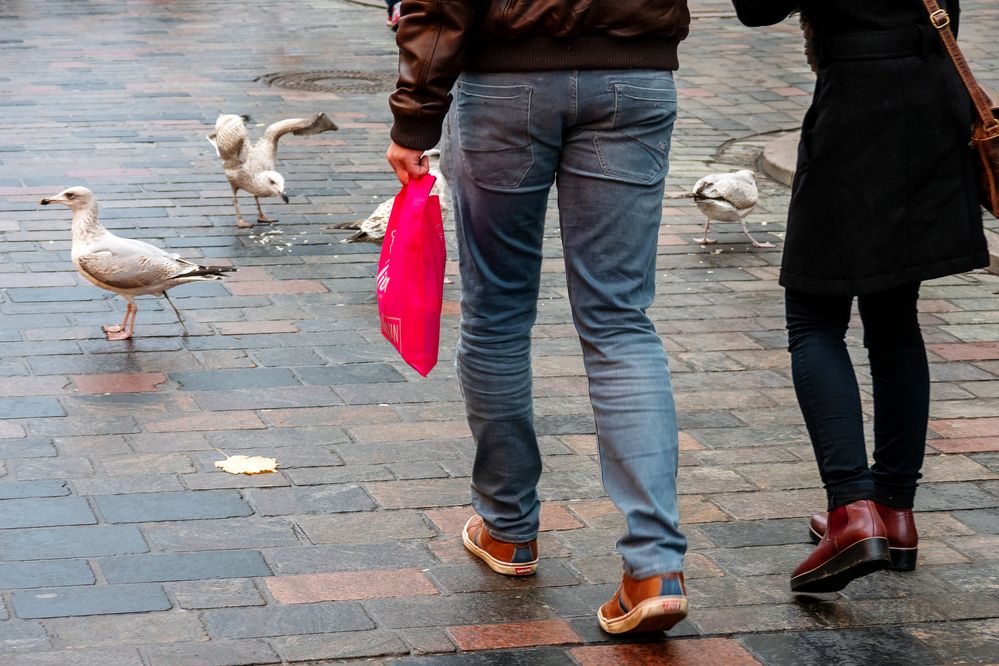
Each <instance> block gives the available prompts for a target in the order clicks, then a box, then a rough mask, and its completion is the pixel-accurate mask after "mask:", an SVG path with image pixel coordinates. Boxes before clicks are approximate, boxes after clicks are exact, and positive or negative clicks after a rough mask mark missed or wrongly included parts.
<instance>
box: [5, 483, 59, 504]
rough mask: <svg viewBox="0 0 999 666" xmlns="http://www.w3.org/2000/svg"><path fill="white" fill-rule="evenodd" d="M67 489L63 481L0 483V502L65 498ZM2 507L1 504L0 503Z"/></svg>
mask: <svg viewBox="0 0 999 666" xmlns="http://www.w3.org/2000/svg"><path fill="white" fill-rule="evenodd" d="M66 495H69V487H67V486H66V482H65V481H58V480H55V479H50V480H46V481H0V500H8V499H17V498H22V497H65V496H66ZM0 506H2V503H0Z"/></svg>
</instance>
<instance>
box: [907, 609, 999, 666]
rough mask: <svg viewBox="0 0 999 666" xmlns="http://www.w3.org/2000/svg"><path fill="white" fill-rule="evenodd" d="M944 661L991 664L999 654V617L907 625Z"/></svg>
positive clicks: (908, 629)
mask: <svg viewBox="0 0 999 666" xmlns="http://www.w3.org/2000/svg"><path fill="white" fill-rule="evenodd" d="M905 631H906V632H907V633H909V634H910V635H912V636H913V637H914V638H916V639H917V640H918V641H919V642H920V643H922V644H924V645H926V647H927V648H928V649H929V650H930V651H931V652H933V653H934V654H935V655H936V656H937V659H938V661H937V662H935V663H940V664H991V663H995V661H996V655H997V654H999V620H997V619H990V620H984V621H980V622H948V623H944V624H926V625H922V626H917V627H906V628H905Z"/></svg>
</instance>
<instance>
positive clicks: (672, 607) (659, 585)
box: [597, 572, 687, 634]
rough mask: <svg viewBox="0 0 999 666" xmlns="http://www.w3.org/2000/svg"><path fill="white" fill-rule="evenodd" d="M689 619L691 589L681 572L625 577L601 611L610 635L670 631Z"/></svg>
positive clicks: (606, 629)
mask: <svg viewBox="0 0 999 666" xmlns="http://www.w3.org/2000/svg"><path fill="white" fill-rule="evenodd" d="M685 617H687V588H686V587H684V584H683V574H682V573H680V572H672V573H665V574H659V575H656V576H650V577H649V578H642V579H637V578H632V577H631V576H629V575H628V574H625V575H624V579H623V580H622V581H621V587H619V588H617V592H615V593H614V596H613V597H611V599H610V601H608V602H607V603H605V604H604V605H603V606H601V607H600V610H599V611H597V620H598V621H599V622H600V628H601V629H603V630H604V631H606V632H607V633H608V634H623V633H625V632H634V633H638V632H642V631H666V630H667V629H670V628H671V627H672V626H673V625H674V624H676V623H677V622H679V621H680V620H682V619H683V618H685Z"/></svg>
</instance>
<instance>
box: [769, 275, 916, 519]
mask: <svg viewBox="0 0 999 666" xmlns="http://www.w3.org/2000/svg"><path fill="white" fill-rule="evenodd" d="M918 298H919V283H918V282H914V283H912V284H906V285H903V286H901V287H896V288H894V289H889V290H886V291H882V292H877V293H874V294H866V295H863V296H859V297H858V298H857V308H858V310H859V311H860V318H861V320H862V321H863V323H864V346H865V347H867V356H868V359H869V361H870V364H871V381H872V383H873V391H874V465H873V466H870V467H869V466H868V464H867V449H866V447H865V444H864V417H863V413H862V412H861V406H860V389H859V388H858V386H857V377H856V375H855V374H854V371H853V363H852V362H851V360H850V355H849V354H848V353H847V349H846V342H845V340H844V338H845V336H846V329H847V326H848V325H849V323H850V310H851V307H852V305H853V297H851V296H818V295H814V294H806V293H803V292H798V291H793V290H788V291H787V292H786V294H785V306H786V310H787V333H788V348H789V349H790V351H791V375H792V377H793V379H794V389H795V393H796V394H797V396H798V404H799V405H801V413H802V415H803V416H804V418H805V425H806V426H807V428H808V434H809V437H810V439H811V440H812V448H814V450H815V460H816V462H817V463H818V465H819V474H820V476H821V477H822V483H823V484H824V485H825V488H826V495H827V497H828V508H829V510H830V511H831V510H833V509H834V508H836V507H837V506H841V505H843V504H849V503H850V502H855V501H857V500H862V499H875V500H877V501H879V502H881V503H882V504H886V505H888V506H893V507H896V508H899V509H911V508H912V503H913V500H914V499H915V496H916V483H917V482H918V480H919V477H920V472H919V470H920V468H921V467H922V465H923V454H924V452H925V450H926V425H927V421H928V420H929V409H930V375H929V366H928V365H927V360H926V347H925V346H924V344H923V337H922V334H921V333H920V330H919V321H918V319H917V309H916V301H917V299H918Z"/></svg>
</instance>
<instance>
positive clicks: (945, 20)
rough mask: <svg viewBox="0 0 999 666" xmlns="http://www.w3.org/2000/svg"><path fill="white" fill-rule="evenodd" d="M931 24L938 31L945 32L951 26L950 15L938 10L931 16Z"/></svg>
mask: <svg viewBox="0 0 999 666" xmlns="http://www.w3.org/2000/svg"><path fill="white" fill-rule="evenodd" d="M930 23H932V24H933V27H934V28H936V29H937V30H943V29H944V28H946V27H947V26H949V25H950V14H948V13H947V11H946V10H944V9H938V10H936V11H935V12H933V13H932V14H930Z"/></svg>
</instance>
